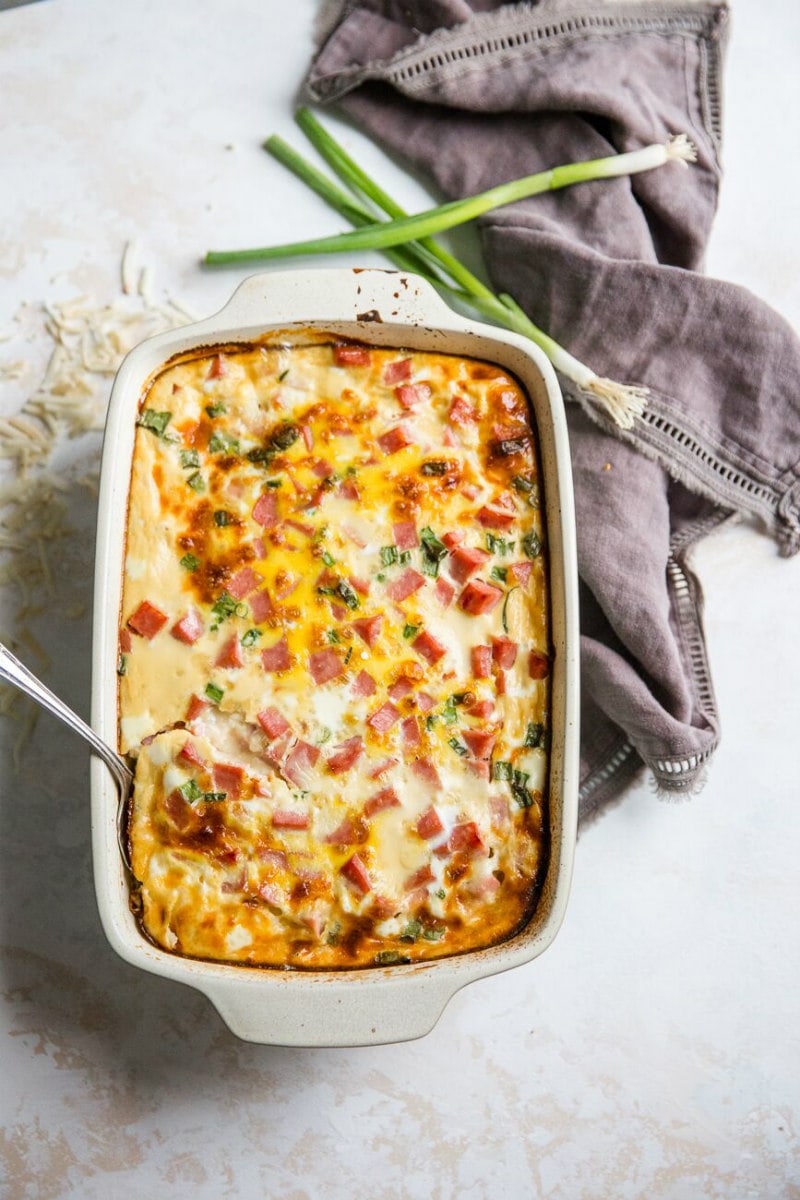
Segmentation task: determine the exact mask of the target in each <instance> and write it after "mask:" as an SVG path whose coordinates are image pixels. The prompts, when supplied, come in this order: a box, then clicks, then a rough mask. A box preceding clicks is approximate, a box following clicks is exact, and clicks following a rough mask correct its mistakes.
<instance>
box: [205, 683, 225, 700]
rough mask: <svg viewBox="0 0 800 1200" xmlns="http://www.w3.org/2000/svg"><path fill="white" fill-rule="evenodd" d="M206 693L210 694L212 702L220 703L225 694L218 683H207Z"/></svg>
mask: <svg viewBox="0 0 800 1200" xmlns="http://www.w3.org/2000/svg"><path fill="white" fill-rule="evenodd" d="M205 694H206V695H207V696H208V698H209V700H210V701H211V702H212V704H219V702H220V700H221V699H222V697H223V696H224V695H225V693H224V691H223V690H222V688H221V687H217V685H216V683H207V684H206V691H205Z"/></svg>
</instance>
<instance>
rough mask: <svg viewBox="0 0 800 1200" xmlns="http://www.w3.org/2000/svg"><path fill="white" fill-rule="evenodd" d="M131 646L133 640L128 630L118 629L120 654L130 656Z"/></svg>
mask: <svg viewBox="0 0 800 1200" xmlns="http://www.w3.org/2000/svg"><path fill="white" fill-rule="evenodd" d="M132 646H133V639H132V637H131V631H130V629H120V631H119V648H120V653H122V654H130V651H131V647H132Z"/></svg>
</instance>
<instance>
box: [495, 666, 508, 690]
mask: <svg viewBox="0 0 800 1200" xmlns="http://www.w3.org/2000/svg"><path fill="white" fill-rule="evenodd" d="M494 686H495V689H496V691H497V694H498V696H505V694H506V673H505V671H501V670H498V672H497V674H496V675H495V677H494Z"/></svg>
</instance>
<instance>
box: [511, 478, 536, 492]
mask: <svg viewBox="0 0 800 1200" xmlns="http://www.w3.org/2000/svg"><path fill="white" fill-rule="evenodd" d="M511 486H512V487H513V488H514V489H515V490H516V491H518V492H522V493H523V495H525V496H527V495H528V493H529V492H532V491H533V484H532V483H531V481H530V479H526V478H525V476H524V475H515V476H514V478H513V479H512V480H511Z"/></svg>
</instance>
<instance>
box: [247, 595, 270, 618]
mask: <svg viewBox="0 0 800 1200" xmlns="http://www.w3.org/2000/svg"><path fill="white" fill-rule="evenodd" d="M247 602H248V604H249V605H250V612H251V613H252V614H253V620H254V621H255V623H256V625H263V623H264V622H265V621H266V620H267V619H268V618H269V617H272V616H274V615H275V606H274V604H273V603H272V597H271V596H270V594H269V592H268V591H267V589H266V588H262V589H261V591H260V592H256V593H255V594H254V595H252V596H250V597H249V598H248V601H247Z"/></svg>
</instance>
